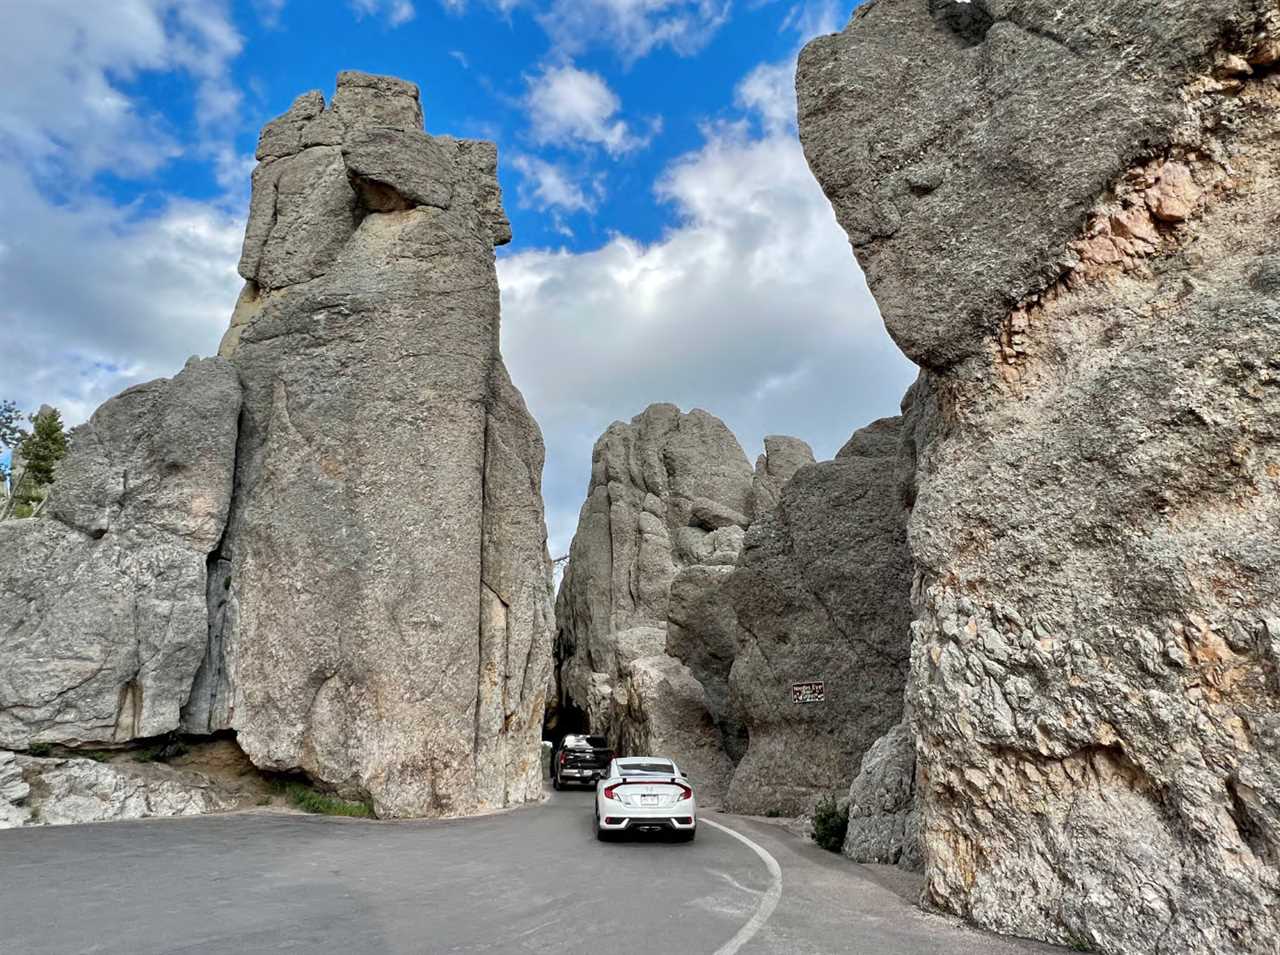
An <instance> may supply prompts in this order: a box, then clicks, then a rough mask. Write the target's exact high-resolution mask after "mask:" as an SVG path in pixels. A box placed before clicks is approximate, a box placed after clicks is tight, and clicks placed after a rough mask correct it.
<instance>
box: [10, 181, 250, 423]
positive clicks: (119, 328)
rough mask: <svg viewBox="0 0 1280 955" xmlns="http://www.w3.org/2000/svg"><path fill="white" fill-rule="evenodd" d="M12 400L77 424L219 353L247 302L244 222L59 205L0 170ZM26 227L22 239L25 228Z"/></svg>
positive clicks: (171, 207)
mask: <svg viewBox="0 0 1280 955" xmlns="http://www.w3.org/2000/svg"><path fill="white" fill-rule="evenodd" d="M0 194H3V195H4V207H3V210H2V211H0V221H3V223H4V232H5V234H6V235H8V236H10V237H12V241H11V244H10V246H9V248H8V251H7V254H6V255H4V256H3V258H0V287H3V288H4V289H5V294H4V296H3V299H0V326H2V327H3V328H4V329H5V330H6V331H5V337H6V342H5V347H4V348H3V349H0V382H3V383H4V385H3V388H4V394H3V397H5V398H10V399H13V400H16V401H18V402H19V404H20V405H22V406H23V407H31V408H34V407H36V406H37V405H39V404H40V403H42V402H48V403H50V404H53V405H56V406H58V407H59V408H61V409H62V412H63V416H64V418H65V419H66V420H68V421H69V422H71V423H75V422H78V421H82V420H84V419H85V418H86V417H87V416H88V415H89V414H90V413H91V412H92V411H93V409H94V408H95V407H97V405H98V404H100V403H101V402H102V401H103V400H105V399H106V398H108V397H110V396H111V395H114V394H116V393H118V392H119V391H120V390H121V389H123V388H125V387H127V386H129V385H132V384H135V383H137V382H139V381H146V380H148V379H151V378H156V377H159V376H162V375H164V376H167V375H172V374H173V373H174V372H176V371H177V370H178V369H179V368H181V367H182V363H183V361H184V360H185V359H186V358H187V357H188V356H190V355H193V354H201V355H210V354H213V353H214V352H215V351H216V350H217V345H218V341H219V338H220V337H221V335H222V332H223V330H224V329H225V328H226V324H227V320H228V317H229V316H230V314H231V308H232V306H233V305H234V303H235V297H236V293H237V292H238V291H239V288H240V285H241V284H242V282H241V280H240V277H239V276H238V275H237V274H236V268H235V267H236V261H237V259H238V258H239V255H240V242H241V236H242V234H243V229H244V222H243V219H241V218H239V217H238V216H235V215H230V214H227V213H224V212H221V211H219V210H218V209H217V208H216V207H214V206H211V205H208V204H203V203H188V202H170V203H168V204H167V205H166V206H165V207H164V208H163V209H162V210H161V212H160V213H159V214H158V215H155V216H150V217H147V218H142V219H135V218H133V217H132V216H131V215H130V210H128V209H121V208H119V207H116V206H113V205H111V204H109V203H104V202H91V201H89V202H87V201H81V202H78V203H76V205H75V206H74V207H70V206H62V205H57V204H54V203H52V202H50V201H49V200H48V199H47V198H46V197H45V196H44V194H43V191H42V190H41V189H40V188H39V187H37V186H36V185H35V184H34V183H32V181H31V180H30V178H29V177H27V176H26V174H25V173H24V172H23V171H22V170H20V169H17V168H15V167H14V166H12V165H10V164H7V163H6V164H0ZM17 223H21V228H20V229H19V228H17Z"/></svg>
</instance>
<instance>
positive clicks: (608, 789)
mask: <svg viewBox="0 0 1280 955" xmlns="http://www.w3.org/2000/svg"><path fill="white" fill-rule="evenodd" d="M621 785H622V784H621V783H614V784H613V785H612V786H605V787H604V798H605V799H617V798H618V797H617V796H615V795H614V794H613V791H614V790H615V789H617V788H618V787H619V786H621Z"/></svg>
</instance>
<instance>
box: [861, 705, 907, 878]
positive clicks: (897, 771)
mask: <svg viewBox="0 0 1280 955" xmlns="http://www.w3.org/2000/svg"><path fill="white" fill-rule="evenodd" d="M915 776H916V737H915V733H913V732H912V730H911V725H910V721H909V720H903V721H902V722H901V723H899V724H897V725H896V726H894V727H893V728H892V729H891V730H889V732H887V733H885V734H884V735H883V736H881V737H880V738H879V739H878V740H876V741H875V742H874V743H872V744H871V748H870V749H868V750H867V751H866V753H865V754H864V755H863V757H862V766H861V767H860V768H859V770H858V775H857V776H855V777H854V779H853V783H852V784H851V785H850V786H849V829H848V832H847V833H846V834H845V840H844V854H845V855H847V856H848V857H849V858H850V859H853V860H854V861H855V862H879V863H884V864H888V865H900V866H902V867H903V868H907V869H919V868H921V866H922V865H923V860H922V859H921V856H920V813H919V807H918V805H917V802H916V780H915Z"/></svg>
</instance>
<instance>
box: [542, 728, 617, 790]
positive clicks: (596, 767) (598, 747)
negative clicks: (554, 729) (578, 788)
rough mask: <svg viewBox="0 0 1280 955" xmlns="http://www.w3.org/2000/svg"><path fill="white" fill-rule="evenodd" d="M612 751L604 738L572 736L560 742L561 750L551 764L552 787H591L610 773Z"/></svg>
mask: <svg viewBox="0 0 1280 955" xmlns="http://www.w3.org/2000/svg"><path fill="white" fill-rule="evenodd" d="M611 759H613V750H612V749H610V748H609V741H608V740H607V739H605V738H604V737H603V736H578V735H575V734H572V733H571V734H570V735H568V736H566V737H565V738H564V739H563V740H561V741H560V750H559V752H558V753H556V755H555V758H554V759H553V760H552V761H551V785H552V786H554V787H555V788H556V789H563V788H564V787H565V786H567V785H569V784H570V783H578V784H584V785H588V786H589V785H591V784H592V783H594V782H595V781H596V780H597V779H603V778H604V776H605V774H606V773H608V772H609V761H610V760H611Z"/></svg>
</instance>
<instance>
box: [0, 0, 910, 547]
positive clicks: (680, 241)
mask: <svg viewBox="0 0 1280 955" xmlns="http://www.w3.org/2000/svg"><path fill="white" fill-rule="evenodd" d="M850 12H851V4H848V3H847V2H846V3H845V4H835V3H830V2H821V0H818V2H798V3H790V2H787V0H774V2H759V0H756V2H738V3H733V2H725V0H330V2H323V3H321V2H304V0H234V2H225V3H221V2H217V0H115V2H113V3H110V4H106V3H103V4H97V3H86V2H81V0H11V2H10V3H8V4H6V29H7V33H8V36H7V41H6V45H7V51H8V52H7V54H6V60H7V63H6V65H7V67H8V68H7V69H6V71H5V72H6V74H7V75H5V76H4V82H3V83H0V323H2V324H3V326H4V328H5V338H6V340H7V342H8V347H6V348H5V349H3V350H0V397H6V398H12V399H14V400H17V401H18V402H19V403H20V404H22V405H23V406H24V407H27V406H29V407H31V408H34V407H35V406H37V405H38V404H40V403H41V402H49V403H51V404H55V405H57V406H58V407H59V408H61V409H62V410H63V413H64V417H65V418H66V419H67V420H68V421H69V422H71V423H75V422H77V421H81V420H83V419H84V418H85V417H87V416H88V414H90V413H91V412H92V410H93V408H94V407H96V405H97V404H99V403H100V402H101V401H103V400H105V399H106V398H107V397H110V396H111V395H112V394H115V393H117V392H118V391H120V390H121V389H122V388H124V387H127V386H128V385H130V384H134V383H136V382H138V381H143V380H147V379H150V378H154V377H157V376H161V375H169V374H172V373H173V372H174V371H176V370H177V368H179V367H180V366H181V363H182V362H183V361H184V360H185V359H186V357H187V356H188V355H191V354H210V353H212V352H213V351H214V350H216V347H217V341H218V339H219V337H220V336H221V333H222V331H223V329H224V328H225V326H226V322H227V320H228V317H229V315H230V309H231V304H232V302H233V301H234V298H235V295H236V292H237V291H238V288H239V284H240V280H239V278H238V276H237V275H236V273H235V262H236V259H237V257H238V253H239V246H240V241H241V238H242V231H243V225H244V216H245V207H246V204H247V199H248V181H249V172H250V170H251V169H252V167H253V158H252V156H253V149H254V144H255V142H256V138H257V133H258V129H259V128H260V127H261V125H262V124H263V123H264V122H266V121H267V120H268V119H270V118H272V117H273V116H276V115H278V114H279V113H281V112H283V111H284V110H285V109H286V108H287V107H288V106H289V104H290V103H291V102H292V100H293V99H294V97H296V96H297V95H298V94H300V93H302V92H304V91H306V90H309V89H320V90H321V91H322V92H324V93H325V95H326V97H327V96H329V95H330V94H331V93H332V89H333V83H334V78H335V76H336V74H337V72H338V71H339V70H341V69H362V70H366V71H369V72H375V73H389V74H394V75H397V76H401V77H404V78H407V79H410V80H413V81H415V82H416V83H418V84H419V85H420V87H421V89H422V96H423V105H424V112H425V114H426V126H427V130H428V132H432V133H449V134H453V135H460V136H475V137H484V138H488V139H493V140H495V141H496V142H497V143H498V146H499V158H500V171H499V174H500V178H501V181H502V185H503V190H504V198H505V204H506V207H507V212H508V215H509V217H510V219H511V221H512V226H513V230H514V234H515V240H514V241H513V243H512V244H511V245H509V246H507V247H504V248H503V249H501V250H499V279H500V282H501V284H502V289H503V352H504V355H505V357H506V359H507V363H508V365H509V366H510V368H511V372H512V377H513V379H514V380H515V382H516V384H517V385H519V386H520V387H521V389H522V390H523V391H524V393H525V396H526V399H527V400H528V402H529V405H530V407H531V410H532V411H533V412H534V414H535V416H536V417H537V418H538V420H539V423H540V424H541V426H542V428H543V431H544V435H545V437H546V441H547V448H548V459H547V470H546V475H545V480H544V484H545V490H546V497H547V503H548V520H549V524H550V526H551V534H552V549H553V550H556V551H557V552H562V551H563V550H564V549H565V548H566V547H567V543H568V537H569V536H570V535H571V533H572V530H573V525H574V522H575V519H576V514H577V509H578V507H579V506H580V504H581V496H582V493H583V491H584V489H585V486H586V481H587V477H588V474H589V465H590V449H591V444H592V442H593V441H594V439H595V438H596V437H597V436H598V435H599V434H600V432H601V431H602V430H603V429H604V428H605V427H607V425H608V424H609V422H610V421H612V420H615V419H618V418H629V417H631V416H632V415H634V414H637V413H639V412H640V411H641V410H642V409H643V408H644V407H645V406H646V405H647V404H649V403H651V402H653V401H674V402H676V403H677V404H680V405H681V406H682V407H684V408H686V409H687V408H690V407H693V406H698V407H703V408H706V409H707V410H709V411H711V412H713V413H715V414H718V415H720V416H721V417H722V418H724V419H725V420H726V421H727V422H728V423H729V424H730V426H731V427H733V428H734V430H735V432H736V433H737V434H738V436H739V438H740V440H741V441H742V443H743V446H744V448H745V449H746V451H747V453H748V455H749V456H750V457H751V458H753V459H754V456H755V454H756V453H758V451H759V448H760V443H761V440H762V438H763V436H764V435H765V434H767V433H790V434H797V435H799V436H800V437H803V438H805V439H807V440H809V441H810V442H811V443H812V444H813V445H814V448H815V450H816V451H817V452H818V453H819V455H820V456H829V455H830V454H832V453H833V452H834V451H835V449H836V448H838V447H839V445H840V444H841V443H843V441H844V440H845V439H847V437H848V435H849V434H850V433H851V432H852V431H853V430H854V428H856V427H859V426H861V425H863V424H865V423H866V422H867V421H869V420H871V419H873V418H875V417H878V416H880V415H884V414H891V413H894V412H895V411H896V409H897V404H898V401H899V399H900V397H901V394H902V391H903V390H904V389H905V387H906V385H907V384H908V382H909V381H910V379H911V377H912V376H913V374H914V369H912V368H911V366H910V365H909V363H907V362H906V361H905V359H903V358H902V357H901V356H900V355H899V354H898V352H897V350H896V349H895V348H894V347H893V346H892V344H891V343H890V342H889V340H888V338H887V336H886V335H885V333H884V331H883V327H882V326H881V323H880V321H879V317H878V314H877V312H876V310H875V305H874V302H873V301H872V300H871V298H870V296H869V295H868V293H867V291H866V288H865V284H864V283H863V281H862V277H861V274H860V273H859V271H858V269H857V266H856V264H855V263H854V260H853V257H852V256H851V254H850V253H849V249H848V244H847V242H846V241H845V238H844V235H843V233H842V232H841V231H840V230H839V228H838V226H836V224H835V220H834V216H833V215H832V213H831V210H830V207H829V205H828V204H827V203H826V200H825V198H824V197H823V196H822V195H821V192H820V191H819V190H818V188H817V186H816V184H815V183H814V182H813V180H812V177H811V176H810V175H809V173H808V170H807V168H806V166H805V164H804V160H803V156H802V154H801V152H800V149H799V144H798V141H797V139H796V133H795V123H794V91H793V87H792V75H793V72H794V62H795V56H796V53H797V52H798V50H799V48H800V46H801V45H802V44H803V42H804V41H805V40H807V39H808V38H809V37H811V36H814V35H816V34H818V33H820V32H830V31H833V30H837V29H839V28H840V27H841V26H842V25H843V23H844V22H845V21H846V20H847V18H848V16H849V14H850Z"/></svg>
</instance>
